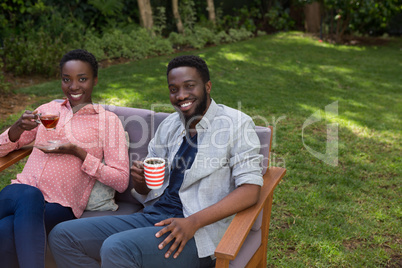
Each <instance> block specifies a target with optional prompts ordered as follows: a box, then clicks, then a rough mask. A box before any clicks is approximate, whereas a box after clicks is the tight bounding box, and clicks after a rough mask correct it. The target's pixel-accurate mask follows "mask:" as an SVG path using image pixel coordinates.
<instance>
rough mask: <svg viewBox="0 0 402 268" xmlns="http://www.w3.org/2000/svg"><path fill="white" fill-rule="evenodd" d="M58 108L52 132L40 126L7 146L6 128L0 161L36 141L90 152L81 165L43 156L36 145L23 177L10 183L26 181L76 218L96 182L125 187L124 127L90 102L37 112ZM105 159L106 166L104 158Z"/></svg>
mask: <svg viewBox="0 0 402 268" xmlns="http://www.w3.org/2000/svg"><path fill="white" fill-rule="evenodd" d="M49 109H57V110H59V111H60V119H59V122H58V124H57V127H56V129H55V130H54V131H48V130H46V129H45V127H44V126H43V125H42V124H40V125H38V127H36V128H35V129H33V130H31V131H25V132H24V133H23V134H22V135H21V137H20V139H19V140H18V141H16V142H11V141H10V140H9V137H8V130H6V131H5V132H4V133H2V134H1V135H0V157H1V156H4V155H6V154H8V153H9V152H11V151H13V150H16V149H19V148H21V147H22V146H24V145H27V144H30V143H31V142H32V141H35V145H37V146H40V145H43V144H46V143H47V141H48V140H52V139H53V140H54V139H57V140H60V141H62V142H71V143H73V144H75V145H77V146H79V147H81V148H83V149H84V150H85V151H86V152H87V153H88V154H87V157H86V158H85V160H84V161H82V160H80V159H79V158H78V157H76V156H73V155H69V154H55V153H44V152H42V151H41V150H39V149H37V148H35V147H34V149H33V151H32V154H31V155H30V156H29V158H28V161H27V163H26V165H25V167H24V170H23V171H22V173H21V174H18V175H17V178H16V179H15V180H12V183H24V184H28V185H31V186H35V187H37V188H39V189H40V190H41V191H42V193H43V195H44V197H45V200H46V201H47V202H50V203H59V204H60V205H62V206H66V207H71V208H72V210H73V213H74V215H75V216H76V217H77V218H79V217H80V216H81V215H82V213H83V211H84V209H85V207H86V205H87V202H88V198H89V195H90V194H91V190H92V187H93V186H94V184H95V182H96V180H99V181H100V182H102V183H104V184H106V185H108V186H111V187H112V188H114V189H115V190H117V191H118V192H123V191H124V190H125V189H126V188H127V186H128V180H129V160H128V153H127V144H126V139H125V135H124V129H123V126H122V124H121V121H120V120H119V118H118V117H117V116H116V115H115V114H114V113H112V112H109V111H106V110H105V109H104V108H103V107H102V106H101V105H97V104H88V105H86V106H84V107H82V108H81V109H80V110H78V111H77V112H75V113H73V110H72V108H71V106H70V103H69V102H68V101H67V100H66V101H64V102H63V103H58V102H54V101H52V102H49V103H47V104H44V105H42V106H40V107H39V108H38V109H37V111H38V112H39V113H41V112H43V111H46V110H49ZM103 159H104V163H103V162H102V160H103Z"/></svg>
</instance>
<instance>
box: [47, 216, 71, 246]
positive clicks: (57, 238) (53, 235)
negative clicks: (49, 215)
mask: <svg viewBox="0 0 402 268" xmlns="http://www.w3.org/2000/svg"><path fill="white" fill-rule="evenodd" d="M66 229H68V224H67V222H62V223H59V224H58V225H56V226H55V227H54V228H53V230H52V231H51V232H50V234H49V246H50V248H51V250H52V251H54V250H64V249H65V248H66V246H67V245H68V244H69V241H71V239H70V236H69V233H68V231H67V230H66Z"/></svg>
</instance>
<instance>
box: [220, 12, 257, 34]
mask: <svg viewBox="0 0 402 268" xmlns="http://www.w3.org/2000/svg"><path fill="white" fill-rule="evenodd" d="M233 13H234V15H224V16H223V17H221V16H222V13H221V10H219V9H218V11H217V23H218V27H220V29H229V28H232V29H241V28H245V29H246V30H248V31H250V32H255V31H256V30H257V26H256V24H255V22H254V20H258V19H260V18H261V14H260V12H259V10H258V9H257V8H256V7H251V8H249V7H247V6H244V7H242V8H239V9H234V10H233Z"/></svg>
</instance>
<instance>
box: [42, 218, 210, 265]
mask: <svg viewBox="0 0 402 268" xmlns="http://www.w3.org/2000/svg"><path fill="white" fill-rule="evenodd" d="M171 216H173V215H163V214H159V213H152V214H147V213H134V214H131V215H124V216H104V217H93V218H85V219H79V220H75V221H68V222H63V223H60V224H59V225H57V226H56V227H55V228H54V229H53V231H52V232H51V233H50V236H49V245H50V248H51V251H52V253H53V256H54V258H55V260H56V263H57V267H58V268H70V267H75V268H78V267H85V268H90V267H100V264H99V263H100V262H101V263H102V267H110V268H115V267H130V268H132V267H146V268H152V267H164V268H168V267H183V268H184V267H185V268H188V267H191V268H197V267H211V266H213V265H214V261H213V260H212V259H211V258H210V257H207V258H201V259H200V258H198V254H197V247H196V245H195V240H194V238H192V239H191V240H189V241H188V242H187V244H186V246H185V247H184V250H183V251H182V252H181V254H180V255H179V257H178V258H177V259H173V258H172V257H169V258H168V259H166V258H165V256H164V254H165V252H166V251H167V250H168V249H169V247H170V246H171V245H172V243H173V242H171V243H169V244H168V245H167V246H165V248H164V249H162V250H160V249H159V248H158V245H159V243H161V242H162V241H163V240H164V239H165V238H166V237H167V236H168V235H169V233H167V234H165V235H164V236H162V237H160V238H156V237H155V234H156V233H157V232H158V231H159V230H160V229H162V228H163V227H155V226H154V224H155V223H156V222H159V221H161V220H163V219H167V218H170V217H171Z"/></svg>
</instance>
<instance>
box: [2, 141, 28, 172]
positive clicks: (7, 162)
mask: <svg viewBox="0 0 402 268" xmlns="http://www.w3.org/2000/svg"><path fill="white" fill-rule="evenodd" d="M31 152H32V146H27V147H24V148H21V149H19V150H16V151H13V152H11V153H9V154H8V155H6V156H3V157H0V172H1V171H3V170H5V169H6V168H8V167H9V166H11V165H13V164H15V163H17V162H18V161H20V160H21V159H23V158H25V157H27V156H28V155H29V154H30V153H31Z"/></svg>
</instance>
